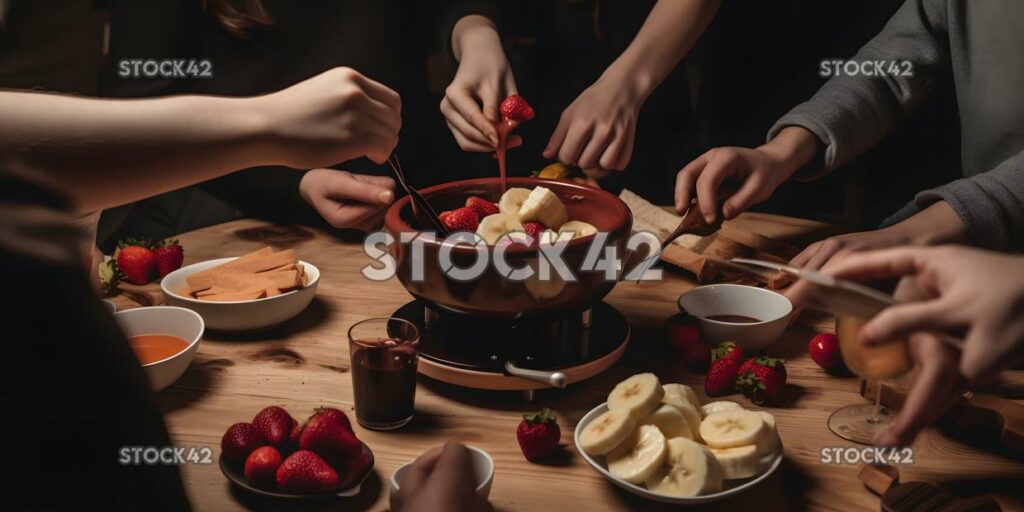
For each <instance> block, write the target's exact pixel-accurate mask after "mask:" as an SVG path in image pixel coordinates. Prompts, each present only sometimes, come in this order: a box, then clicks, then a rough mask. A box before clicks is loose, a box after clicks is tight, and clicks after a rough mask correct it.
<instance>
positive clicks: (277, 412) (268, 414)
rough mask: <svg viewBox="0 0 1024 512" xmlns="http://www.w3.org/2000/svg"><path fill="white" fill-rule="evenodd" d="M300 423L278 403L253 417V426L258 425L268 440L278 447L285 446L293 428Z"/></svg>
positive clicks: (258, 428)
mask: <svg viewBox="0 0 1024 512" xmlns="http://www.w3.org/2000/svg"><path fill="white" fill-rule="evenodd" d="M298 423H299V422H297V421H295V418H292V416H291V415H290V414H288V411H286V410H284V409H282V408H281V407H278V406H276V405H271V406H270V407H266V408H264V409H263V410H262V411H260V412H258V413H256V416H254V417H253V419H252V426H254V427H256V430H258V431H259V432H260V434H263V437H264V438H265V439H266V440H267V442H269V443H270V444H272V445H274V446H276V447H278V448H284V447H285V443H287V442H288V437H289V436H290V435H291V433H292V429H293V428H295V425H298Z"/></svg>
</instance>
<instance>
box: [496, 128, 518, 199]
mask: <svg viewBox="0 0 1024 512" xmlns="http://www.w3.org/2000/svg"><path fill="white" fill-rule="evenodd" d="M517 124H518V123H516V122H515V121H510V120H507V119H505V120H502V121H501V122H500V123H498V126H497V128H498V147H497V148H495V149H494V152H495V153H497V155H498V174H499V175H500V176H501V194H502V195H504V194H505V190H506V189H507V188H508V185H507V184H506V178H505V152H506V151H507V150H508V137H509V135H510V134H511V133H512V130H514V129H515V127H516V125H517Z"/></svg>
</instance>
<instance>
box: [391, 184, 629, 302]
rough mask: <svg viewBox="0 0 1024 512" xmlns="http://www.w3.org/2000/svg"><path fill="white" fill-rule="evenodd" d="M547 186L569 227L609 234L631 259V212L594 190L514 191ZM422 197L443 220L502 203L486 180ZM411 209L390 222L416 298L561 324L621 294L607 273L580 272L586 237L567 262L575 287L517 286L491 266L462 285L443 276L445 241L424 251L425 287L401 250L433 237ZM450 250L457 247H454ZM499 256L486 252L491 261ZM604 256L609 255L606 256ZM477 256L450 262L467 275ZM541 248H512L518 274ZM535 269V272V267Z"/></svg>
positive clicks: (402, 273) (461, 252) (456, 253)
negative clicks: (577, 223)
mask: <svg viewBox="0 0 1024 512" xmlns="http://www.w3.org/2000/svg"><path fill="white" fill-rule="evenodd" d="M537 186H543V187H547V188H548V189H550V190H551V191H552V192H554V193H555V194H557V195H558V197H559V199H561V200H562V202H563V203H564V204H565V207H566V209H567V210H568V211H569V219H570V220H581V221H585V222H589V223H590V224H593V225H594V227H596V228H597V230H598V231H603V232H607V233H608V240H607V242H606V244H605V245H606V246H614V247H615V248H616V252H617V255H618V257H619V258H620V259H621V260H623V261H624V260H625V259H626V253H625V245H626V239H627V238H628V236H629V233H630V229H631V228H632V225H633V216H632V214H631V213H630V211H629V208H628V207H627V206H626V204H625V203H623V202H622V200H620V199H619V198H618V197H616V196H614V195H612V194H610V193H608V192H605V191H604V190H601V189H598V188H594V187H591V186H588V185H582V184H578V183H574V182H568V181H560V180H546V179H540V178H509V179H508V187H509V188H513V187H521V188H526V189H533V188H534V187H537ZM420 193H421V194H422V195H423V197H425V198H426V199H427V201H429V202H430V204H431V205H432V206H433V207H434V209H435V210H437V211H438V212H442V211H445V210H454V209H455V208H459V207H462V206H464V205H465V202H466V198H467V197H469V196H478V197H483V198H485V199H489V200H491V201H494V202H497V201H498V199H499V198H500V197H501V180H500V178H480V179H472V180H464V181H455V182H451V183H443V184H440V185H435V186H432V187H429V188H425V189H423V190H420ZM411 204H412V203H411V201H410V198H409V197H408V196H406V197H403V198H402V199H399V200H398V201H396V202H395V204H393V205H391V208H390V209H388V212H387V215H386V216H385V218H384V225H385V227H386V228H387V230H388V231H389V232H390V233H391V234H392V235H394V236H395V239H396V242H395V243H393V244H391V254H392V256H394V258H395V261H396V263H397V273H398V278H399V280H400V281H401V282H402V284H403V285H404V286H405V288H406V289H407V290H409V293H411V294H412V295H413V296H415V297H417V298H419V299H423V300H426V301H428V302H431V303H433V304H436V305H439V306H441V307H443V308H447V309H451V310H455V311H458V312H463V313H468V314H472V315H478V316H494V317H504V318H509V317H517V316H523V315H544V316H548V315H550V316H558V315H560V314H565V313H569V312H573V311H575V312H578V311H581V310H584V309H587V308H588V307H590V306H591V305H592V304H594V303H596V302H597V301H599V300H601V299H602V298H603V297H604V296H605V295H607V294H608V292H609V291H611V289H612V287H614V286H615V282H614V281H607V280H605V276H604V273H603V272H581V271H580V270H579V269H580V268H581V264H582V262H583V259H584V258H585V256H586V254H587V251H588V249H589V247H590V243H591V241H592V240H593V239H594V237H583V238H578V239H575V240H572V241H571V242H569V245H568V247H567V248H566V249H565V251H564V252H563V253H562V259H563V261H565V262H566V264H567V265H568V267H569V268H570V269H572V271H573V273H574V274H575V275H576V281H574V282H572V281H569V282H566V281H561V280H558V281H555V282H547V281H545V282H541V281H540V280H539V279H537V278H536V274H535V277H533V278H530V279H527V280H526V281H513V280H510V279H507V278H505V277H504V276H503V275H502V274H501V273H499V272H498V271H497V270H496V269H495V267H494V265H492V264H488V265H487V267H486V270H485V271H484V272H483V274H482V275H480V277H478V278H476V279H473V280H471V281H466V282H461V281H458V280H456V279H452V278H451V277H449V276H448V275H447V274H446V273H445V272H443V271H442V269H441V266H440V264H439V261H438V251H439V250H440V248H441V246H442V240H437V241H433V242H429V241H428V242H427V243H426V244H425V245H424V250H423V255H424V263H423V272H424V274H423V277H424V278H423V279H422V280H421V281H418V282H417V281H413V280H412V279H411V276H412V268H413V267H412V261H411V260H412V258H411V257H410V256H411V254H412V247H411V246H410V245H408V244H400V243H398V241H397V240H399V236H400V234H401V233H407V232H418V231H433V228H432V227H431V225H430V222H429V221H428V220H427V219H426V218H424V217H423V216H422V215H423V214H422V213H421V214H420V217H418V218H417V217H414V216H413V212H412V206H411ZM449 245H451V244H449ZM492 250H493V248H490V247H489V248H488V254H489V255H490V251H492ZM601 254H602V255H603V254H604V252H603V249H602V252H601ZM477 257H478V255H477V252H476V250H475V249H474V248H472V247H469V246H466V245H459V246H456V247H454V249H453V250H452V261H453V262H454V263H455V264H456V265H457V266H459V267H463V268H464V267H469V266H471V265H472V264H473V262H474V261H476V259H477ZM538 257H539V251H538V249H536V248H530V247H525V246H521V245H513V246H511V247H509V248H508V250H507V251H506V260H507V261H508V263H509V265H510V266H511V267H513V268H518V267H520V266H523V265H525V264H531V263H532V264H533V265H536V262H537V258H538ZM534 268H536V267H535V266H534Z"/></svg>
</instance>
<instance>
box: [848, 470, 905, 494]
mask: <svg viewBox="0 0 1024 512" xmlns="http://www.w3.org/2000/svg"><path fill="white" fill-rule="evenodd" d="M857 479H858V480H860V481H861V482H864V486H865V487H867V488H868V489H871V491H872V492H874V493H875V494H877V495H879V496H881V495H883V494H885V493H886V492H888V491H889V489H892V487H893V486H894V485H899V483H900V471H899V470H898V469H896V468H895V467H893V466H890V465H888V464H861V466H860V472H859V473H857Z"/></svg>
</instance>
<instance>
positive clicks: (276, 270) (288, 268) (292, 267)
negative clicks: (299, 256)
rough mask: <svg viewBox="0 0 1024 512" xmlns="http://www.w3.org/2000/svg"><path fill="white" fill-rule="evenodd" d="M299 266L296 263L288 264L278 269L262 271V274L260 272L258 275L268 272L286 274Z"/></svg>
mask: <svg viewBox="0 0 1024 512" xmlns="http://www.w3.org/2000/svg"><path fill="white" fill-rule="evenodd" d="M299 266H300V265H299V264H298V263H289V264H287V265H281V266H280V267H274V268H272V269H270V270H264V271H263V272H260V274H263V273H268V272H286V271H288V270H296V269H297V268H298V267H299Z"/></svg>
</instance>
